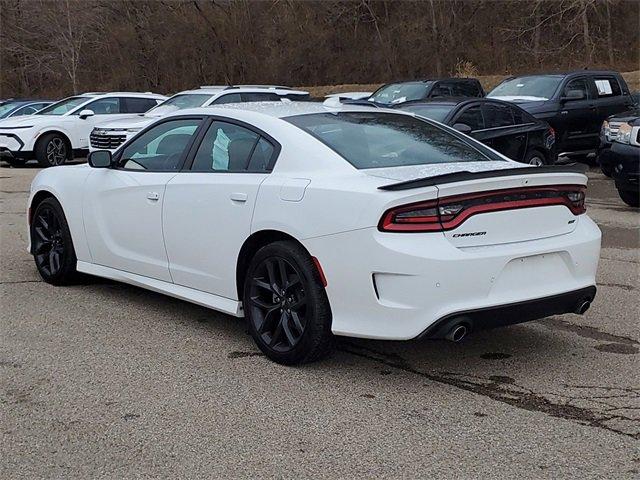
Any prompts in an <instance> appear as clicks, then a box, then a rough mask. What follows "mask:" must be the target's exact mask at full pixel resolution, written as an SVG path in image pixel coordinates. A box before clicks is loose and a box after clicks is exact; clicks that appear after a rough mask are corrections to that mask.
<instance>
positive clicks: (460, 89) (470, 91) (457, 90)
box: [451, 82, 482, 97]
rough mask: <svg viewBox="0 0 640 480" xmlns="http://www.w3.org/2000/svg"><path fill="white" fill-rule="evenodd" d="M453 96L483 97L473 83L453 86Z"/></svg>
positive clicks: (459, 83)
mask: <svg viewBox="0 0 640 480" xmlns="http://www.w3.org/2000/svg"><path fill="white" fill-rule="evenodd" d="M451 94H452V95H454V96H456V97H482V93H481V92H480V89H479V88H478V86H477V85H476V84H474V83H471V82H457V83H454V84H452V85H451Z"/></svg>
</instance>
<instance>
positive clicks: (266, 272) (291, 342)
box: [249, 257, 307, 352]
mask: <svg viewBox="0 0 640 480" xmlns="http://www.w3.org/2000/svg"><path fill="white" fill-rule="evenodd" d="M250 301H251V306H250V307H249V308H251V309H252V315H251V319H252V321H253V324H254V327H255V329H256V331H257V332H258V334H259V335H260V337H261V338H262V340H263V341H264V342H265V344H267V345H268V346H269V347H270V348H272V349H273V350H275V351H276V352H289V351H291V350H292V349H293V348H294V347H295V346H296V345H297V344H298V342H300V339H301V338H302V335H303V334H304V330H305V324H306V314H307V299H306V296H305V291H304V287H303V286H302V282H301V276H300V273H299V272H298V271H297V270H296V268H295V267H294V266H293V265H292V264H291V263H289V262H288V261H287V260H286V259H284V258H281V257H268V258H265V259H264V260H263V261H262V262H260V264H259V265H258V266H257V268H256V269H255V271H254V273H253V278H252V279H251V289H250Z"/></svg>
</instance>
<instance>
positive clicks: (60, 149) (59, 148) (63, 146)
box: [34, 133, 71, 167]
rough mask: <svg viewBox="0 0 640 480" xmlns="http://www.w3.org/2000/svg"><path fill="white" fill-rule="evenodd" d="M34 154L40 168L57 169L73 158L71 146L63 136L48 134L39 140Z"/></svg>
mask: <svg viewBox="0 0 640 480" xmlns="http://www.w3.org/2000/svg"><path fill="white" fill-rule="evenodd" d="M34 153H35V156H36V160H38V163H39V164H40V166H42V167H55V166H57V165H63V164H64V163H65V162H66V161H67V160H69V159H70V158H71V156H70V155H71V146H70V145H69V142H67V139H66V138H64V137H63V136H62V135H60V134H58V133H47V134H46V135H43V136H42V138H40V139H38V142H37V143H36V146H35V148H34Z"/></svg>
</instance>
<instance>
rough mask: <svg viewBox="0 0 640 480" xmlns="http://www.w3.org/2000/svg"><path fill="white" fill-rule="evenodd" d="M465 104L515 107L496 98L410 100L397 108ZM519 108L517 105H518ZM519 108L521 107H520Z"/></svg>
mask: <svg viewBox="0 0 640 480" xmlns="http://www.w3.org/2000/svg"><path fill="white" fill-rule="evenodd" d="M464 103H501V104H503V105H509V106H510V107H513V106H514V104H513V103H511V102H505V101H503V100H498V99H496V98H486V97H435V98H426V99H421V100H409V101H408V102H402V103H399V104H398V105H397V106H396V107H395V108H403V107H410V106H413V105H434V104H435V105H451V106H456V105H462V104H464ZM516 106H517V105H516ZM518 108H519V107H518Z"/></svg>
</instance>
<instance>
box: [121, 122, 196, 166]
mask: <svg viewBox="0 0 640 480" xmlns="http://www.w3.org/2000/svg"><path fill="white" fill-rule="evenodd" d="M200 122H201V119H200V118H189V119H182V120H170V121H167V122H162V123H160V124H158V125H156V126H155V127H152V128H151V129H149V130H147V131H146V132H145V133H143V134H142V135H140V136H139V137H138V138H136V139H135V140H134V141H133V142H131V144H129V146H127V147H126V148H125V149H124V151H123V152H122V155H121V156H120V160H119V161H118V164H119V167H120V168H125V169H128V170H154V171H173V170H178V168H180V160H181V159H182V154H183V153H184V151H185V149H186V148H187V145H189V142H190V141H191V137H193V135H194V133H195V131H196V130H197V129H198V126H199V125H200Z"/></svg>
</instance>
